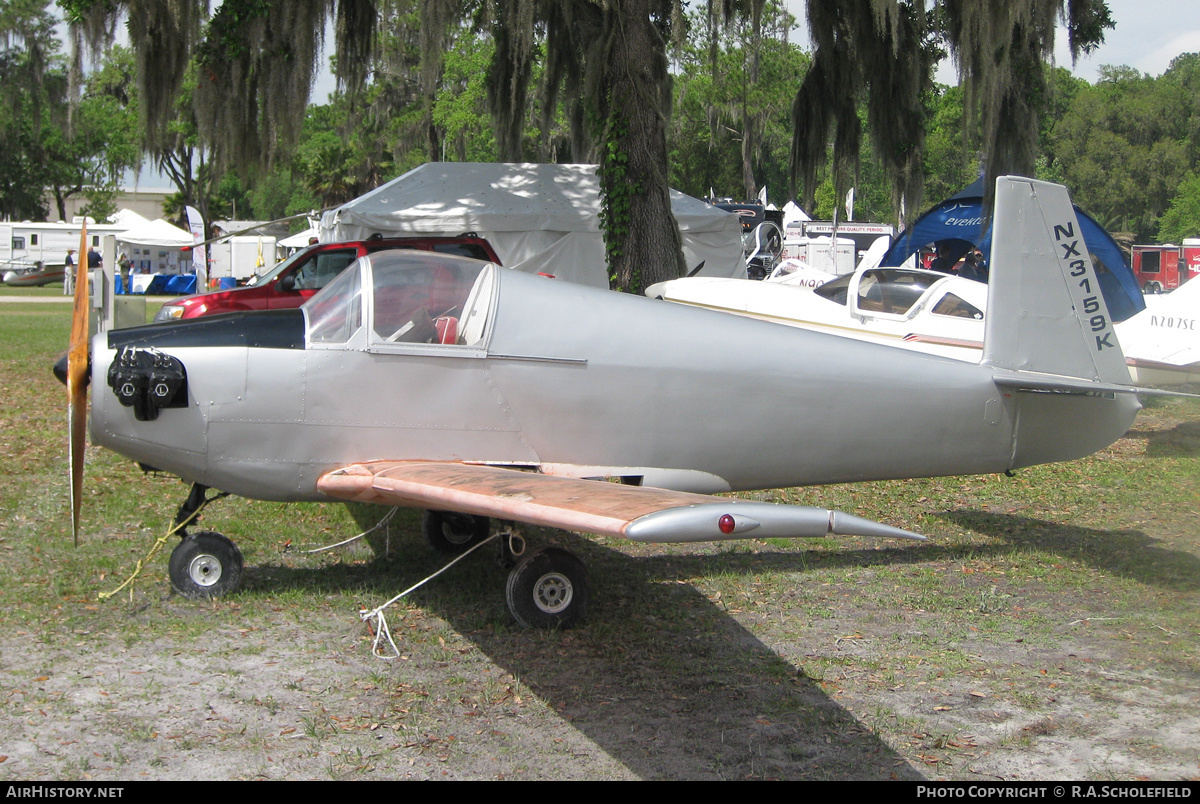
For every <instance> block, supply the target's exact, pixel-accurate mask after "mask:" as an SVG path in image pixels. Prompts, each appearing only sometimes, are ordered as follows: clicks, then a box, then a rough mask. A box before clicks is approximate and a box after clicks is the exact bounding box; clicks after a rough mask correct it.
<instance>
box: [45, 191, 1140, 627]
mask: <svg viewBox="0 0 1200 804" xmlns="http://www.w3.org/2000/svg"><path fill="white" fill-rule="evenodd" d="M996 210H997V212H996V221H997V223H996V225H997V227H1000V231H1001V232H1002V233H1003V236H999V237H997V238H996V242H998V243H1007V244H1020V248H1019V249H1018V248H1013V249H1012V250H1011V251H1010V252H1007V253H993V255H992V275H993V277H994V279H995V282H996V288H995V292H994V294H993V299H992V306H993V310H994V311H998V312H1000V313H1004V312H1006V311H1007V312H1010V313H1013V315H999V316H995V317H993V319H992V320H991V321H989V325H988V331H987V335H986V338H985V347H984V358H983V360H982V362H981V363H977V364H970V363H965V362H962V361H956V360H948V359H944V358H941V357H937V356H934V355H928V354H921V353H917V352H911V351H906V350H900V349H895V348H892V347H889V346H884V345H879V344H873V343H865V342H862V341H859V340H854V339H849V338H843V337H838V336H834V335H829V334H824V333H816V332H809V331H806V330H802V329H796V328H792V327H780V326H776V325H774V324H769V323H765V322H761V321H755V320H753V319H749V318H744V317H739V316H731V315H725V314H720V313H714V312H711V311H707V310H700V309H695V308H692V307H687V306H683V305H665V304H662V303H661V302H657V301H654V300H651V299H647V298H644V297H634V296H629V295H625V294H618V293H612V292H609V291H604V290H597V289H593V288H588V287H583V286H580V285H575V284H569V283H565V282H562V281H560V280H553V279H547V278H543V277H538V276H532V275H527V274H522V273H517V272H512V271H506V270H501V269H499V268H497V267H496V266H494V265H491V264H489V263H483V262H478V261H474V260H469V259H465V258H457V257H453V256H450V255H440V254H433V253H426V252H412V251H404V252H380V253H376V254H373V255H368V256H365V257H363V258H361V259H359V260H358V261H356V262H355V263H353V264H352V265H351V266H350V267H349V268H347V269H346V270H345V271H344V272H343V273H342V274H341V275H339V276H338V278H337V279H335V280H334V281H333V282H331V283H330V284H329V285H327V286H326V287H325V288H324V289H323V290H322V291H321V292H320V293H318V294H317V295H315V296H314V297H313V298H312V299H310V300H309V302H308V303H307V304H306V305H305V306H304V307H303V308H300V309H297V310H280V311H271V312H266V313H249V314H238V313H235V314H230V315H224V316H213V317H211V318H207V319H206V318H201V319H196V320H194V321H184V322H180V323H174V324H160V325H150V326H146V327H139V328H134V329H128V330H112V331H108V332H102V333H99V334H98V335H97V336H96V337H95V338H94V340H93V341H92V348H91V362H90V371H91V376H92V378H93V380H92V385H93V387H94V389H95V391H94V400H93V403H92V415H91V432H92V438H93V440H94V442H95V443H97V444H99V445H102V446H105V447H108V448H110V449H113V450H115V451H117V452H119V453H121V454H123V455H126V456H128V457H130V458H132V459H134V460H136V461H139V462H141V463H142V464H144V465H146V466H150V467H155V468H157V469H159V470H162V471H167V472H171V473H175V474H178V475H179V476H180V477H182V478H183V479H184V480H186V481H189V482H191V483H193V484H194V485H193V494H192V495H191V497H189V502H188V503H185V505H184V508H183V510H182V511H181V513H184V512H186V511H187V509H188V508H189V506H192V507H194V504H195V503H196V502H197V501H198V499H199V498H200V497H202V496H203V494H204V493H205V489H206V488H215V489H219V490H222V491H226V492H231V493H234V494H238V495H242V496H246V497H253V498H258V499H264V500H329V499H342V500H362V501H368V502H377V503H385V504H391V505H406V506H415V507H421V508H425V509H427V510H429V511H432V512H442V513H432V514H430V515H429V518H428V531H429V535H430V536H431V542H432V543H433V544H434V546H436V547H440V548H443V549H449V550H453V549H462V548H465V546H467V545H468V544H473V543H475V542H477V541H478V540H479V539H481V538H482V537H483V536H484V535H485V534H486V533H487V527H488V526H487V522H486V520H484V519H483V518H485V517H493V516H494V517H500V518H503V519H509V520H516V521H520V522H526V523H534V524H540V525H548V526H552V527H559V528H567V529H571V530H579V531H584V532H590V533H597V534H608V535H619V536H624V537H627V538H630V539H633V540H635V541H643V542H672V541H674V542H692V541H710V540H720V539H742V538H770V537H805V536H824V535H826V534H828V533H843V534H856V535H865V536H884V537H900V538H921V537H919V536H916V535H915V534H911V533H908V532H906V531H903V530H900V529H898V528H894V527H890V526H888V525H884V524H880V523H875V522H871V521H868V520H865V519H861V518H858V517H855V516H853V515H849V514H845V513H842V512H831V511H825V510H822V509H814V508H805V507H799V506H787V505H771V504H766V503H758V502H751V501H747V500H740V499H732V498H716V497H711V496H708V495H709V494H711V493H715V492H725V491H731V490H747V489H761V488H774V487H782V486H797V485H804V484H813V483H835V482H845V481H856V480H868V479H883V478H900V477H925V476H936V475H952V474H974V473H987V472H1004V471H1008V470H1012V469H1017V468H1020V467H1023V466H1030V465H1033V464H1038V463H1044V462H1049V461H1059V460H1068V459H1073V458H1077V457H1081V456H1084V455H1087V454H1089V453H1091V452H1093V451H1095V450H1097V449H1100V448H1102V447H1104V446H1106V445H1108V444H1110V443H1111V442H1113V441H1114V440H1115V439H1117V438H1118V437H1120V436H1121V435H1122V434H1123V433H1124V432H1125V431H1126V430H1127V429H1128V427H1129V425H1130V424H1131V422H1132V421H1133V418H1134V415H1135V414H1136V412H1137V410H1138V407H1139V404H1138V401H1137V399H1136V397H1135V396H1133V395H1132V394H1131V393H1127V392H1128V391H1131V390H1132V389H1131V388H1130V387H1129V386H1128V385H1127V384H1126V383H1127V381H1128V372H1127V370H1126V367H1125V359H1124V357H1123V355H1122V354H1121V349H1120V346H1119V345H1118V344H1117V341H1116V338H1115V336H1114V334H1113V330H1112V323H1111V321H1110V320H1109V318H1108V314H1107V310H1106V308H1105V306H1104V302H1103V299H1102V298H1100V297H1099V296H1098V294H1096V293H1095V292H1094V288H1095V282H1094V280H1095V276H1094V273H1093V270H1092V267H1091V263H1090V261H1089V260H1088V258H1087V252H1086V248H1085V247H1084V245H1083V242H1082V240H1081V239H1080V238H1079V236H1078V226H1077V222H1076V220H1075V215H1074V213H1073V211H1072V209H1071V204H1070V201H1069V199H1068V197H1067V193H1066V191H1065V190H1064V189H1063V188H1061V187H1058V186H1056V185H1050V184H1044V183H1041V182H1036V181H1032V180H1028V179H1019V178H1005V179H1001V180H1000V181H999V182H998V190H997V202H996ZM1047 264H1049V267H1050V270H1047ZM78 284H79V285H80V286H81V287H84V288H86V286H87V282H80V283H78ZM1073 310H1078V311H1080V314H1079V315H1076V314H1075V313H1074V312H1073ZM1016 311H1022V312H1023V313H1024V314H1023V315H1020V316H1017V315H1015V313H1016ZM997 321H1000V322H1010V323H1005V324H1004V326H1002V327H1000V326H995V324H996V322H997ZM73 337H77V336H73ZM76 343H78V342H76ZM71 356H72V357H71V358H70V360H69V361H68V364H69V365H68V369H67V375H68V378H70V377H71V376H74V375H75V374H76V372H81V371H86V370H87V367H86V363H85V364H81V363H80V357H79V352H78V351H77V350H72V352H71ZM78 387H79V386H78V384H76V385H75V386H74V389H75V393H78ZM735 395H736V397H737V401H736V407H737V409H738V411H739V415H738V416H736V417H731V416H730V415H729V411H730V409H731V404H733V402H732V401H731V397H733V396H735ZM72 398H75V397H74V396H73V397H72ZM830 407H832V409H835V410H837V411H839V416H838V417H837V418H836V419H833V420H831V419H830V417H828V416H789V417H781V416H779V415H778V412H779V411H780V410H788V411H796V410H817V409H821V410H827V409H830ZM931 434H932V436H931ZM76 438H80V439H81V434H79V435H77V436H76ZM73 443H75V442H74V439H73ZM79 443H81V440H80V442H79ZM81 452H82V450H76V451H75V452H74V454H75V455H79V454H81ZM74 460H75V459H73V468H74V467H75V466H77V464H75V463H74ZM76 477H78V475H76ZM605 478H607V479H615V480H619V481H620V482H617V483H612V482H597V479H605ZM77 483H78V480H76V481H73V489H74V490H75V492H76V499H78V488H77ZM506 555H507V557H508V558H509V559H510V560H514V563H515V566H514V567H513V569H512V570H511V573H510V575H509V578H508V583H507V589H506V596H507V600H508V604H509V608H510V610H511V611H512V612H513V614H514V616H515V617H516V618H517V619H518V620H519V621H520V622H522V623H525V624H527V625H533V626H563V625H568V624H570V623H571V622H573V621H574V620H575V619H576V618H578V616H580V614H581V613H582V611H583V607H584V605H585V604H586V601H587V596H588V595H587V580H586V573H585V570H584V567H583V565H582V564H581V563H580V562H579V561H578V559H576V558H575V557H573V556H572V555H571V554H569V553H567V552H566V551H563V550H559V549H557V548H550V549H547V550H543V551H540V552H536V553H534V554H532V555H529V556H526V557H524V558H523V559H521V560H520V562H519V563H516V562H515V558H516V557H515V556H512V555H510V554H506ZM170 569H171V573H170V574H171V580H172V583H173V585H174V586H175V587H176V588H177V589H178V590H179V591H180V592H181V593H183V594H184V595H186V596H190V597H202V596H208V595H214V594H220V593H224V592H228V591H230V590H231V589H232V588H233V587H234V586H235V585H236V580H237V578H238V576H239V575H240V571H241V556H240V553H239V552H238V550H237V548H236V546H234V545H233V543H232V542H230V541H229V540H228V539H226V538H225V537H223V536H220V535H219V534H214V533H193V534H188V535H187V536H186V538H184V539H183V540H182V541H181V542H180V544H179V546H178V547H176V548H175V551H174V553H173V554H172V556H171V561H170Z"/></svg>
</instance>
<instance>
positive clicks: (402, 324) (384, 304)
mask: <svg viewBox="0 0 1200 804" xmlns="http://www.w3.org/2000/svg"><path fill="white" fill-rule="evenodd" d="M495 282H496V266H495V265H494V264H492V263H488V262H482V261H480V260H473V259H468V258H466V257H458V256H454V255H450V254H438V253H434V252H424V251H412V250H408V249H397V250H392V251H379V252H376V253H374V254H369V255H367V256H365V257H361V258H359V259H358V260H357V261H355V262H354V263H353V264H352V265H350V266H349V267H348V268H346V270H345V271H343V272H342V273H341V274H340V275H338V277H337V278H336V279H334V280H333V281H332V282H330V283H329V284H328V285H326V286H325V287H324V288H323V289H322V290H321V291H320V292H319V293H317V294H316V295H314V296H313V297H312V298H311V299H309V300H308V302H306V303H305V304H304V306H303V308H302V309H303V310H304V315H305V322H306V331H307V343H308V346H309V348H351V349H372V350H381V351H393V348H392V347H393V345H394V346H395V348H396V350H406V347H408V346H412V345H414V344H417V345H419V344H425V345H430V344H433V345H440V346H475V347H482V345H483V341H484V339H485V335H486V331H485V330H486V324H487V321H488V312H489V309H490V307H491V302H492V296H493V293H492V291H493V288H494V286H495Z"/></svg>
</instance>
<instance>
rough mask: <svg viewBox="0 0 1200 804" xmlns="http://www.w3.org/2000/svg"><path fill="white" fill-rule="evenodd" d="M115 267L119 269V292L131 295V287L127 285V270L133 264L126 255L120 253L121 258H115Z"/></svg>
mask: <svg viewBox="0 0 1200 804" xmlns="http://www.w3.org/2000/svg"><path fill="white" fill-rule="evenodd" d="M117 266H118V267H119V268H120V269H121V288H122V290H121V292H122V293H133V286H132V285H130V284H129V270H130V268H131V267H132V266H133V263H132V262H131V261H130V259H129V254H128V253H126V252H124V251H122V252H121V256H120V257H118V258H117Z"/></svg>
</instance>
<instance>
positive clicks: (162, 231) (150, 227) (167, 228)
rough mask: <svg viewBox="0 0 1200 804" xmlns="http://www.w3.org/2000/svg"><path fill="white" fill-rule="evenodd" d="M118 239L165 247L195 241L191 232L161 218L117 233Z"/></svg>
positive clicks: (130, 242)
mask: <svg viewBox="0 0 1200 804" xmlns="http://www.w3.org/2000/svg"><path fill="white" fill-rule="evenodd" d="M117 240H118V241H120V242H122V243H128V244H130V245H136V246H161V247H163V248H183V247H185V246H188V247H190V246H191V245H192V243H193V240H192V235H191V233H190V232H185V231H184V230H183V229H180V228H179V227H178V226H173V225H172V224H170V223H168V222H167V221H165V220H163V219H162V218H159V219H158V220H154V221H147V222H146V223H144V224H141V225H139V226H135V227H133V228H132V229H128V230H126V231H124V232H121V234H119V235H117Z"/></svg>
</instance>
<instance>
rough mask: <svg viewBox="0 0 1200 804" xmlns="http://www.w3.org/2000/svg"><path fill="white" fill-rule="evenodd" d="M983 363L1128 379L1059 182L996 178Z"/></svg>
mask: <svg viewBox="0 0 1200 804" xmlns="http://www.w3.org/2000/svg"><path fill="white" fill-rule="evenodd" d="M989 266H990V267H989V272H990V278H989V288H988V294H989V295H988V311H987V323H986V325H985V330H984V341H983V363H984V364H987V365H992V366H995V367H996V368H999V369H1006V370H1009V371H1018V372H1038V373H1042V374H1052V375H1059V376H1066V377H1074V378H1079V379H1084V380H1091V381H1093V382H1101V383H1121V384H1125V383H1128V382H1129V369H1128V368H1127V367H1126V365H1125V355H1124V353H1123V352H1122V351H1121V345H1120V344H1119V343H1118V342H1117V335H1116V332H1115V331H1114V329H1113V320H1112V316H1111V315H1110V314H1109V311H1108V306H1107V305H1106V304H1105V302H1104V296H1103V294H1101V292H1100V284H1099V282H1098V280H1097V278H1096V268H1095V265H1094V264H1093V261H1092V259H1091V255H1090V254H1089V253H1088V250H1087V246H1086V244H1085V243H1084V242H1083V234H1082V232H1081V230H1080V227H1079V221H1078V219H1077V218H1076V216H1075V210H1074V208H1073V207H1072V206H1071V199H1070V197H1069V196H1068V195H1067V190H1066V188H1065V187H1062V186H1061V185H1057V184H1049V183H1046V182H1041V181H1036V180H1034V179H1026V178H1021V177H1017V176H1004V177H1001V178H999V179H997V180H996V203H995V219H994V224H993V234H992V253H991V257H990V260H989Z"/></svg>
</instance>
